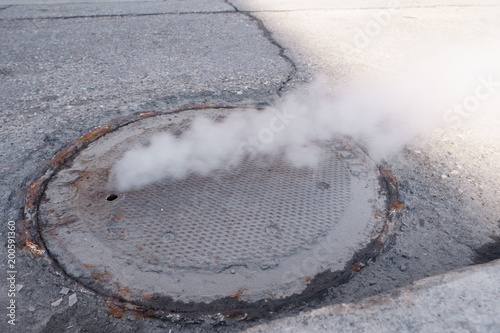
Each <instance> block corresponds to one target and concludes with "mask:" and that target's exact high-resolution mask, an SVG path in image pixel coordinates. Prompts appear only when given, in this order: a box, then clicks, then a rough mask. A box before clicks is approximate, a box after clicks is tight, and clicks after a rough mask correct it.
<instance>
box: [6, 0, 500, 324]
mask: <svg viewBox="0 0 500 333" xmlns="http://www.w3.org/2000/svg"><path fill="white" fill-rule="evenodd" d="M381 11H383V12H384V11H385V12H386V13H389V14H387V15H386V16H385V17H387V18H388V21H387V22H388V23H387V24H385V23H384V24H379V30H377V33H375V32H374V33H373V34H372V36H371V37H370V38H367V39H363V37H362V35H360V31H361V32H363V31H365V29H367V27H370V25H373V22H377V21H376V20H375V19H374V17H376V16H377V15H379V14H380V13H381ZM388 11H389V12H388ZM499 13H500V4H499V3H498V1H493V0H490V1H486V0H483V1H472V0H469V1H467V0H461V1H451V0H450V1H446V0H440V1H430V0H420V1H417V0H415V1H408V2H397V1H396V2H391V3H388V2H386V1H381V0H376V1H356V2H354V4H353V3H351V2H350V3H349V5H346V4H345V2H343V1H308V2H305V1H286V2H284V1H263V0H262V1H255V0H254V1H251V0H235V1H204V0H193V1H144V2H133V1H130V2H129V1H126V3H118V2H115V1H106V2H104V1H85V3H82V2H79V1H43V0H42V1H30V0H20V1H10V0H0V117H1V120H2V121H1V123H0V138H1V140H0V179H1V181H0V203H1V205H2V207H3V209H2V211H1V212H0V214H1V221H2V225H1V228H0V233H1V234H0V237H2V240H3V242H4V243H5V244H6V243H7V232H8V230H7V227H8V226H7V222H8V221H9V220H12V219H15V218H16V217H17V216H18V209H19V201H18V200H19V198H20V196H22V188H23V186H25V185H26V184H27V183H28V182H29V180H30V177H31V175H33V174H34V173H35V172H36V170H37V169H39V168H40V166H41V165H43V163H44V162H45V161H47V160H48V159H49V158H50V157H52V156H53V155H54V154H55V153H57V152H58V151H59V150H61V149H62V148H63V147H64V146H65V145H67V144H68V143H70V142H72V141H73V140H75V139H77V138H78V137H79V136H81V135H83V134H84V133H86V132H88V131H89V130H90V129H92V128H94V127H95V126H98V125H101V124H105V123H108V122H109V121H111V120H113V119H115V118H118V117H122V116H126V115H130V114H132V113H134V112H140V111H151V110H166V109H169V108H174V107H178V106H181V105H187V104H203V103H209V104H259V103H270V104H272V103H275V102H276V101H277V100H279V99H280V97H282V96H287V94H291V93H293V92H295V91H299V92H300V90H301V88H302V87H303V86H304V85H305V84H307V82H309V81H311V80H313V78H314V77H315V76H317V75H324V76H326V77H328V78H329V80H330V82H332V84H334V85H335V84H338V83H340V82H346V81H349V80H352V79H359V78H362V77H364V76H367V77H368V76H370V77H373V76H377V75H378V76H382V77H389V76H390V75H393V74H394V73H399V72H401V71H405V70H408V69H411V68H414V67H415V66H416V64H417V63H419V62H421V61H423V59H427V58H431V57H432V56H433V55H434V54H435V53H436V52H437V50H438V49H439V48H441V47H443V46H444V45H446V46H453V45H460V46H464V45H466V46H479V47H481V45H487V44H491V43H495V42H496V41H497V40H498V39H497V38H498V37H499V36H500V23H499V21H498V17H499V15H498V14H499ZM374 20H375V21H374ZM365 33H366V31H365ZM499 92H500V91H497V92H496V94H497V95H496V98H498V93H499ZM465 96H467V95H465ZM494 98H495V97H494ZM493 100H494V99H493ZM499 125H500V119H499V118H498V116H493V117H492V116H491V115H485V116H484V117H482V116H478V117H475V118H474V119H472V120H471V121H469V122H466V123H464V124H461V125H460V126H459V127H453V128H444V129H437V130H434V131H432V132H431V133H429V134H426V135H424V136H422V137H420V138H418V140H416V141H413V142H412V143H411V144H409V145H408V146H407V147H406V149H404V150H402V151H400V152H399V153H397V154H395V155H393V156H392V157H390V158H389V159H388V165H389V166H390V167H391V168H392V169H393V171H394V172H395V173H396V175H397V177H398V178H399V180H400V184H401V192H402V195H403V199H404V201H405V206H406V209H405V211H404V212H403V214H402V217H401V221H402V227H401V230H400V231H399V232H398V236H397V237H396V240H395V242H393V243H391V244H389V246H388V247H387V249H386V251H385V252H384V253H383V254H382V255H381V256H380V257H379V258H378V259H377V260H376V261H375V262H374V263H372V264H371V265H369V266H368V267H366V268H364V269H363V270H361V272H359V273H358V274H356V275H354V276H353V278H352V279H351V281H350V282H349V283H348V284H345V285H342V286H340V287H338V288H334V289H332V290H330V292H329V294H328V295H327V296H326V297H324V298H322V299H318V300H317V301H315V302H311V303H308V304H304V305H301V306H299V307H295V308H291V309H287V310H286V311H283V312H282V313H279V314H277V315H276V317H283V316H285V315H291V314H296V313H298V312H300V311H303V310H308V309H312V308H316V307H319V306H322V305H328V304H334V303H340V302H354V301H359V300H360V299H362V298H365V297H368V296H372V295H376V294H378V293H380V292H384V291H387V290H391V289H394V288H397V287H402V286H405V285H407V284H408V283H410V282H412V281H415V280H418V279H421V278H423V277H427V276H431V275H435V274H438V273H442V272H446V271H449V270H452V269H455V268H459V267H464V266H468V265H471V264H474V263H478V262H483V261H487V260H488V259H492V257H490V256H489V255H490V254H491V252H492V249H493V250H494V249H495V248H497V247H498V245H495V244H497V243H495V241H496V242H498V237H500V230H499V227H500V208H499V207H500V206H499V204H500V202H499V198H500V196H499V192H498V189H499V188H500V178H499V176H498V175H499V174H500V146H499V145H498V142H500V135H499V131H498V126H499ZM495 246H496V247H495ZM0 255H1V258H7V253H6V246H3V247H2V249H1V252H0ZM0 270H1V271H0V279H1V280H2V281H5V280H6V278H7V271H8V269H7V260H4V259H2V260H1V261H0ZM16 270H17V272H18V273H17V281H16V282H17V284H18V285H22V288H21V289H20V290H19V291H18V294H17V298H16V301H17V311H16V316H17V317H16V319H17V321H16V325H15V326H12V325H9V324H8V323H7V320H6V316H5V315H2V320H1V321H0V330H1V331H2V332H4V331H8V332H10V331H12V332H27V331H30V332H66V331H67V332H126V331H135V332H160V331H161V332H165V331H167V332H168V331H170V330H171V331H172V332H178V331H181V332H196V331H207V330H213V331H238V330H240V329H244V328H247V327H250V326H252V325H255V324H257V323H259V322H250V323H246V322H242V323H238V324H237V325H232V326H216V327H213V326H211V325H210V324H209V323H206V324H202V325H193V326H182V325H180V324H176V323H170V322H161V321H157V320H149V319H148V320H144V319H139V318H136V317H135V316H133V315H125V316H124V317H122V318H119V319H117V318H113V317H112V316H110V315H109V314H108V313H107V309H108V306H107V304H106V300H105V299H103V298H101V297H100V296H97V295H94V294H93V293H91V292H89V291H87V290H85V289H84V288H82V287H81V286H79V285H78V284H76V283H74V282H72V281H71V280H69V279H67V278H65V277H63V276H59V275H57V274H54V272H53V270H52V269H51V267H50V265H48V264H47V263H46V262H40V261H37V260H35V259H33V258H32V257H31V256H30V254H29V253H28V252H26V251H25V250H20V251H18V252H17V258H16ZM63 287H67V288H70V289H72V290H74V291H75V292H76V295H77V297H78V301H77V303H76V304H74V305H73V306H69V305H68V299H67V296H65V297H66V298H63V302H62V303H61V304H60V305H58V306H52V305H51V303H52V302H54V301H56V300H57V299H59V298H60V297H61V296H62V295H60V294H59V293H60V291H61V289H62V288H63ZM7 295H8V285H7V284H5V283H2V284H0V303H1V304H2V308H5V307H6V306H7V304H8V301H9V299H8V297H7ZM3 311H4V310H3ZM265 321H266V320H262V321H261V322H265Z"/></svg>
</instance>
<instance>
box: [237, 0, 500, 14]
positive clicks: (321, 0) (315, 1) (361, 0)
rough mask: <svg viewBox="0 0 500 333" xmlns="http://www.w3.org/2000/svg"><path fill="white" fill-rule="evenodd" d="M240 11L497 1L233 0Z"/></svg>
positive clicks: (492, 1) (487, 0)
mask: <svg viewBox="0 0 500 333" xmlns="http://www.w3.org/2000/svg"><path fill="white" fill-rule="evenodd" d="M231 3H232V4H233V5H235V6H236V7H237V8H238V9H239V10H246V11H252V12H257V11H297V10H300V11H310V10H341V9H356V10H360V9H361V10H362V9H377V8H388V7H396V8H410V7H439V6H457V7H460V6H493V5H498V1H496V0H481V1H474V0H458V1H455V0H411V1H401V0H357V1H342V0H310V1H303V0H291V1H288V0H270V1H268V0H231Z"/></svg>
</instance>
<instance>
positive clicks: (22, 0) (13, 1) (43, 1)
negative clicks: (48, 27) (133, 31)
mask: <svg viewBox="0 0 500 333" xmlns="http://www.w3.org/2000/svg"><path fill="white" fill-rule="evenodd" d="M168 1H169V2H171V3H175V4H177V5H180V6H182V5H183V4H181V2H184V3H186V2H190V3H193V2H198V3H199V2H200V1H199V0H188V1H176V0H168ZM126 2H142V3H145V2H162V1H161V0H0V5H48V4H86V3H126Z"/></svg>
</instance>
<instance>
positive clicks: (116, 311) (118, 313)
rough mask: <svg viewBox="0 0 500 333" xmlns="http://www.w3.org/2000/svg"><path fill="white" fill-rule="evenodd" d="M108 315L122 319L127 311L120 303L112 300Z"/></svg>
mask: <svg viewBox="0 0 500 333" xmlns="http://www.w3.org/2000/svg"><path fill="white" fill-rule="evenodd" d="M108 313H109V314H110V315H112V316H113V317H115V318H121V317H123V314H124V313H125V309H124V308H123V305H122V304H120V303H119V302H118V301H115V300H111V301H110V302H109V306H108Z"/></svg>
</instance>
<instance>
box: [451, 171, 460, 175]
mask: <svg viewBox="0 0 500 333" xmlns="http://www.w3.org/2000/svg"><path fill="white" fill-rule="evenodd" d="M450 175H458V171H457V170H452V171H451V172H450Z"/></svg>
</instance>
